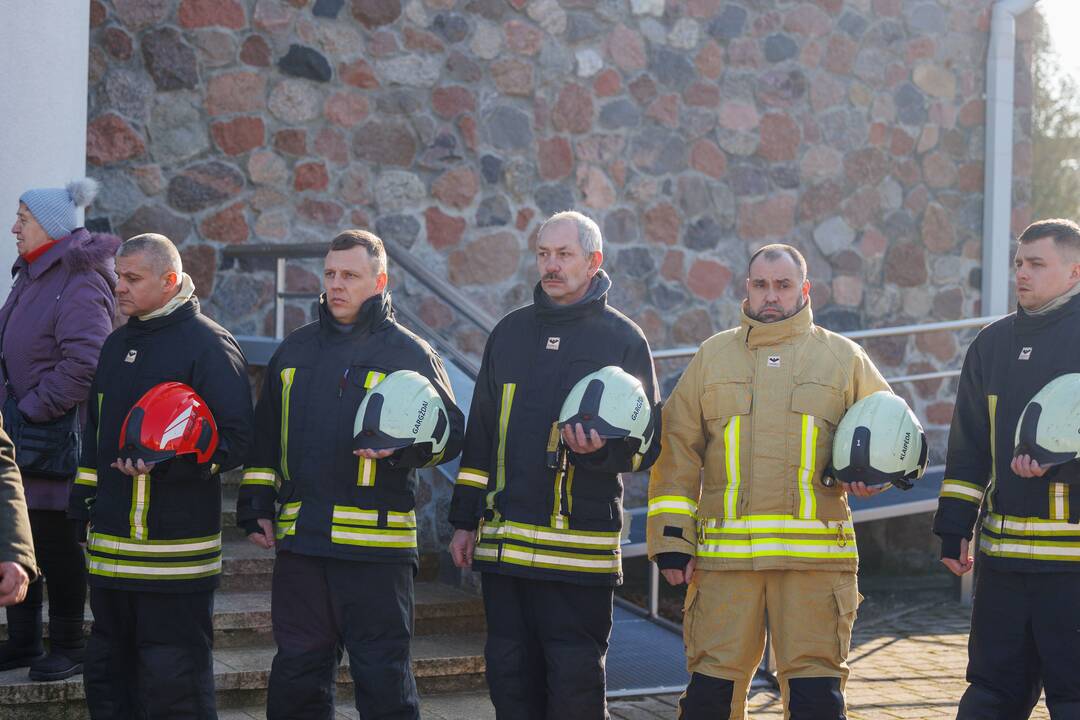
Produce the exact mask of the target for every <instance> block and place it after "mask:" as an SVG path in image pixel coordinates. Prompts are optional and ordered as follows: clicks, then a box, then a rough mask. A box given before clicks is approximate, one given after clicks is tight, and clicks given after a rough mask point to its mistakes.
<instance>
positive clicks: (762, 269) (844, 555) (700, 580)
mask: <svg viewBox="0 0 1080 720" xmlns="http://www.w3.org/2000/svg"><path fill="white" fill-rule="evenodd" d="M809 293H810V282H809V281H808V280H807V278H806V261H805V259H804V258H803V256H802V255H801V254H800V253H799V251H798V250H796V249H795V248H793V247H791V246H789V245H767V246H765V247H763V248H761V249H759V250H758V251H757V252H755V253H754V254H753V255H752V256H751V258H750V264H749V271H748V277H747V282H746V294H747V298H746V300H745V301H744V302H743V316H742V323H741V324H740V325H739V327H737V328H733V329H731V330H728V331H726V332H722V333H719V334H718V335H714V336H713V337H711V338H709V339H708V340H706V341H705V342H704V343H703V344H702V346H701V348H700V349H699V350H698V352H697V354H696V355H695V356H694V358H693V360H691V362H690V365H689V366H688V367H687V369H686V372H685V373H684V374H683V376H682V378H681V379H680V380H679V382H678V384H677V385H676V387H675V390H674V392H673V393H672V395H671V398H670V400H669V401H668V403H667V405H666V406H665V408H664V413H663V423H662V427H663V435H662V438H663V439H662V443H661V446H662V448H663V449H662V451H661V453H660V457H659V458H658V459H657V462H656V465H655V466H654V467H653V469H652V474H651V477H650V481H649V519H648V548H649V557H650V558H651V559H652V560H654V561H655V562H656V563H657V564H658V565H659V567H660V570H661V572H662V573H663V574H664V577H665V578H666V579H667V581H668V582H669V583H670V584H672V585H678V584H681V583H684V582H685V583H687V584H688V586H689V587H688V588H687V593H686V604H685V610H684V612H685V617H684V622H683V632H684V636H685V643H686V653H687V666H688V669H689V671H690V673H691V677H690V684H689V686H688V687H687V689H686V692H685V693H684V694H683V696H682V698H681V699H680V701H679V717H680V718H683V720H699V719H705V718H708V719H709V720H715V719H716V718H729V717H730V718H743V717H745V709H744V706H745V701H746V692H747V688H748V687H749V683H750V680H751V678H752V677H753V674H754V670H755V668H756V667H757V665H758V663H759V662H760V660H761V657H762V653H763V651H764V648H765V630H766V617H767V622H768V626H769V629H770V630H771V631H772V638H773V645H774V648H775V651H776V660H777V665H778V670H779V678H780V683H781V690H782V693H783V697H784V703H785V707H786V708H787V715H786V717H789V718H791V719H792V720H811V719H812V720H838V719H841V718H844V717H845V708H844V694H843V692H844V683H845V681H846V679H847V675H848V667H847V664H846V660H847V656H848V651H849V649H850V644H851V628H852V625H853V623H854V622H855V612H856V609H857V608H858V605H859V601H860V600H861V596H860V595H859V591H858V586H857V582H856V576H855V572H856V569H857V567H858V561H859V560H858V554H857V552H856V549H855V531H854V528H853V526H852V522H851V511H850V509H849V508H848V503H847V499H846V496H845V495H846V493H847V492H848V491H850V492H853V493H855V494H856V495H860V496H868V495H870V494H873V493H874V492H877V491H876V490H874V489H871V488H867V487H866V486H865V485H864V484H862V483H854V484H852V485H850V486H848V485H843V486H839V485H833V486H826V485H825V484H823V483H822V478H823V474H824V470H825V469H826V467H827V466H828V465H829V462H830V458H831V454H832V442H833V433H834V431H835V429H836V425H837V423H839V422H840V418H841V417H842V416H843V415H844V412H845V411H846V410H847V408H848V407H850V406H851V405H853V404H854V403H855V402H857V401H858V400H860V399H862V398H864V397H866V396H867V395H870V394H871V393H873V392H875V391H878V390H888V385H887V384H886V382H885V380H884V379H883V378H882V376H881V374H880V373H879V372H878V371H877V368H875V367H874V365H873V363H871V362H870V359H869V358H868V357H867V356H866V353H865V352H864V351H863V350H862V349H861V348H860V347H858V346H857V345H855V344H854V343H852V342H850V341H849V340H847V339H845V338H843V337H840V336H839V335H836V334H835V333H831V332H829V331H828V330H825V329H823V328H821V327H818V326H817V325H815V324H814V321H813V313H812V312H811V309H810V294H809Z"/></svg>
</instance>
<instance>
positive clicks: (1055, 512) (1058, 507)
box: [1050, 483, 1069, 520]
mask: <svg viewBox="0 0 1080 720" xmlns="http://www.w3.org/2000/svg"><path fill="white" fill-rule="evenodd" d="M1050 519H1051V520H1068V519H1069V486H1068V485H1066V484H1065V483H1050Z"/></svg>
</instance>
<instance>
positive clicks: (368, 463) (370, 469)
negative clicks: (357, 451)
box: [356, 458, 375, 487]
mask: <svg viewBox="0 0 1080 720" xmlns="http://www.w3.org/2000/svg"><path fill="white" fill-rule="evenodd" d="M374 484H375V461H374V460H372V459H370V458H360V465H359V467H358V468H357V470H356V485H357V486H358V487H371V486H372V485H374Z"/></svg>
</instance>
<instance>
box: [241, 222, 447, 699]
mask: <svg viewBox="0 0 1080 720" xmlns="http://www.w3.org/2000/svg"><path fill="white" fill-rule="evenodd" d="M323 277H324V282H325V286H326V291H325V293H324V295H323V296H322V298H320V301H319V318H318V320H316V321H315V322H313V323H310V324H308V325H305V326H304V327H302V328H300V329H298V330H296V331H295V332H293V333H292V334H291V335H289V337H287V338H285V340H284V342H282V344H281V346H280V347H279V348H278V350H277V352H276V353H274V357H273V358H272V359H271V361H270V364H269V366H268V367H267V371H266V381H265V383H264V385H263V389H262V394H261V396H260V397H259V401H258V403H257V405H256V409H255V422H256V432H255V435H256V437H255V451H254V454H253V456H252V458H251V460H250V461H249V462H248V463H247V465H246V467H245V470H244V479H243V482H242V484H241V486H240V497H239V501H238V505H237V522H238V524H239V525H240V526H241V527H243V528H244V529H245V530H246V531H247V532H248V533H249V535H248V536H249V538H250V539H251V540H252V541H253V542H255V543H256V544H257V545H260V546H261V547H264V548H268V549H269V548H276V549H277V559H276V562H275V564H274V578H273V590H272V598H271V620H272V625H273V632H274V640H275V642H276V643H277V646H278V651H277V655H276V656H275V657H274V662H273V667H272V668H271V672H270V682H269V690H268V695H267V716H268V717H269V718H271V720H273V719H274V718H290V719H295V718H326V717H330V716H331V715H332V714H333V698H334V678H335V674H336V671H337V666H338V663H339V661H340V660H341V654H342V650H341V649H342V647H343V646H344V649H345V650H346V651H347V652H348V654H349V670H350V672H351V673H352V676H353V681H354V684H355V689H356V708H357V710H359V712H360V717H361V718H364V719H365V720H367V719H370V718H380V720H391V719H393V720H406V719H409V720H415V719H417V718H419V717H420V715H419V698H418V696H417V691H416V682H415V680H414V678H413V675H412V668H411V664H410V652H409V650H410V648H409V645H410V641H411V636H412V623H413V576H414V575H415V573H416V570H417V567H418V555H417V543H416V516H415V512H414V508H415V506H416V488H417V479H416V473H415V472H413V469H414V468H419V467H427V466H433V465H438V464H440V463H443V462H446V461H449V460H452V459H453V458H454V457H456V456H457V454H458V453H459V452H460V450H461V443H462V439H463V435H464V427H465V419H464V416H463V415H462V413H461V411H460V410H459V409H458V408H457V406H456V405H455V404H454V396H453V392H452V390H451V389H450V381H449V379H448V377H447V375H446V371H445V369H444V368H443V364H442V361H441V360H440V359H439V356H438V355H436V354H435V351H434V350H432V348H431V347H430V346H429V345H428V344H427V343H426V342H424V341H423V340H422V339H420V338H419V337H417V336H416V335H414V334H413V333H411V332H410V331H409V330H407V329H406V328H404V327H402V326H401V325H399V324H398V323H397V322H396V321H395V320H394V312H393V309H392V307H391V303H390V293H389V292H388V291H387V290H386V282H387V275H386V251H385V249H384V247H383V244H382V241H381V240H380V239H379V238H378V237H376V236H375V235H373V234H372V233H370V232H367V231H362V230H348V231H345V232H343V233H341V234H340V235H338V236H337V237H336V238H334V240H333V242H331V244H330V250H329V252H328V253H327V255H326V261H325V268H324V274H323ZM397 370H412V371H415V372H417V373H419V374H420V375H422V376H424V377H425V378H427V379H428V380H429V381H430V382H431V383H432V385H433V386H434V387H435V389H436V390H437V391H438V393H439V395H440V396H441V398H442V400H443V402H444V403H445V405H446V408H447V415H448V420H449V432H450V435H449V439H448V440H447V445H446V447H445V448H444V449H443V450H442V452H441V453H439V454H437V455H435V456H434V457H433V456H432V454H431V452H429V451H426V450H425V449H424V448H408V449H405V450H399V451H397V452H391V451H387V450H382V451H371V450H358V451H355V452H354V451H353V449H352V447H353V432H352V431H353V421H354V418H355V416H356V413H357V410H358V408H359V407H360V404H361V402H362V400H363V398H364V396H365V394H366V393H367V391H368V389H369V388H371V387H372V386H374V385H375V384H376V383H378V382H379V381H380V380H381V379H382V378H383V377H384V376H386V375H389V374H390V373H392V372H394V371H397ZM358 454H359V455H358Z"/></svg>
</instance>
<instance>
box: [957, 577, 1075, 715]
mask: <svg viewBox="0 0 1080 720" xmlns="http://www.w3.org/2000/svg"><path fill="white" fill-rule="evenodd" d="M976 568H977V570H976V573H975V599H974V607H973V608H972V615H971V634H970V635H969V636H968V669H967V681H968V683H969V686H968V689H967V691H966V692H965V693H964V697H963V698H962V699H961V701H960V709H959V712H958V714H957V718H958V719H959V720H1024V719H1026V718H1027V717H1029V716H1030V715H1031V710H1032V708H1034V707H1035V704H1036V703H1037V702H1038V701H1039V694H1040V693H1041V692H1042V691H1043V690H1045V692H1046V707H1047V709H1048V710H1049V711H1050V717H1051V718H1052V720H1080V573H1041V572H1031V573H1027V572H1015V571H1002V570H995V569H994V568H992V567H990V566H989V564H988V563H976Z"/></svg>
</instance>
